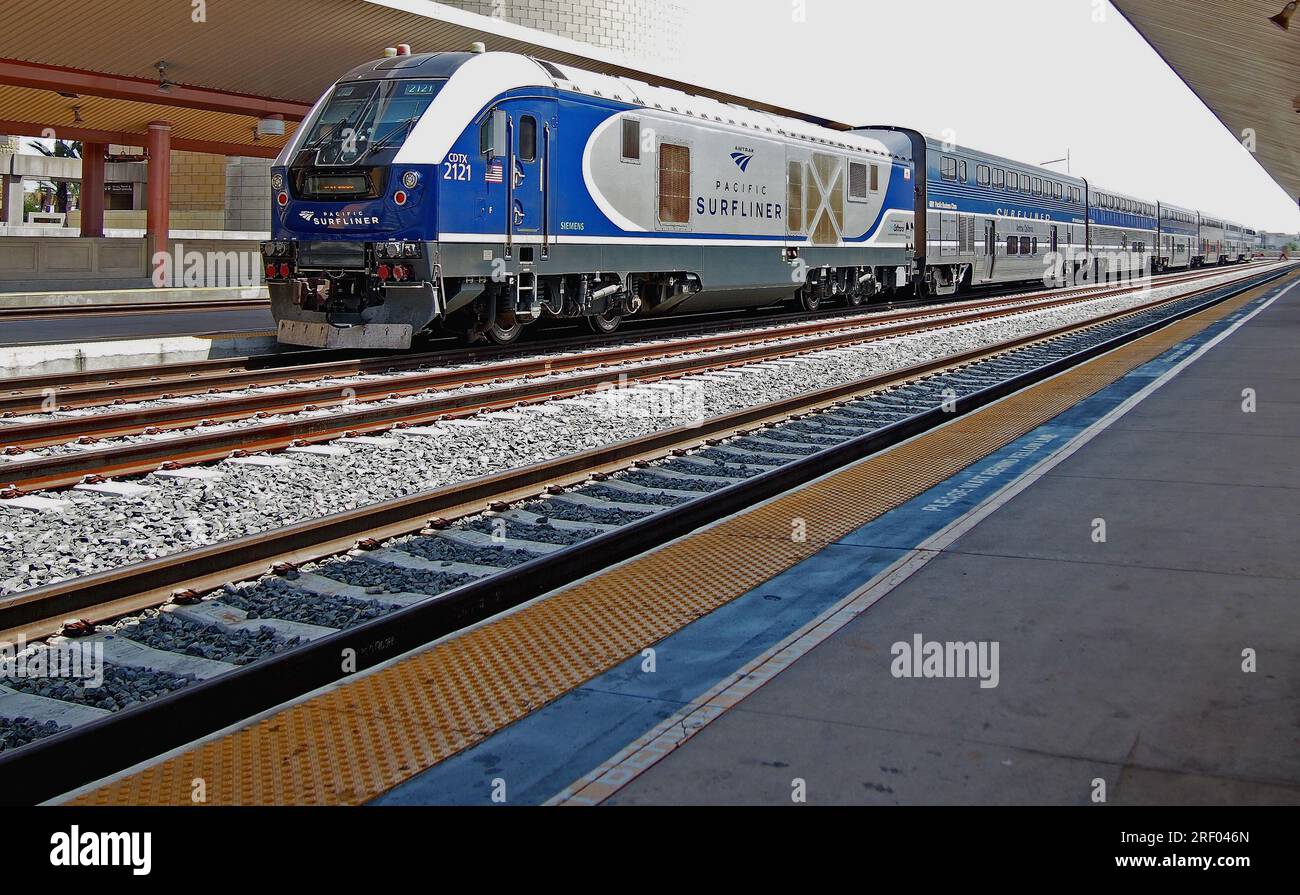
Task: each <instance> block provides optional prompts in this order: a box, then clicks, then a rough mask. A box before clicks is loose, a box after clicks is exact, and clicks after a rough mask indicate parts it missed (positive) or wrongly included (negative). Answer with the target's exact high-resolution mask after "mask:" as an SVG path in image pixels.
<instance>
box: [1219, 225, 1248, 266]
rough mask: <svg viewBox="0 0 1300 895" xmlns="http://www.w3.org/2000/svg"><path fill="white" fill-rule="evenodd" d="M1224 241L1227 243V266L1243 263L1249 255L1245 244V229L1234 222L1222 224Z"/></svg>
mask: <svg viewBox="0 0 1300 895" xmlns="http://www.w3.org/2000/svg"><path fill="white" fill-rule="evenodd" d="M1223 229H1224V233H1225V234H1226V235H1225V241H1226V242H1227V252H1226V254H1227V262H1226V263H1228V264H1238V263H1240V262H1242V261H1245V260H1246V258H1247V257H1248V256H1249V254H1250V249H1249V246H1248V244H1247V242H1246V234H1245V228H1244V227H1243V226H1242V225H1241V224H1238V223H1237V222H1236V221H1225V222H1224V224H1223Z"/></svg>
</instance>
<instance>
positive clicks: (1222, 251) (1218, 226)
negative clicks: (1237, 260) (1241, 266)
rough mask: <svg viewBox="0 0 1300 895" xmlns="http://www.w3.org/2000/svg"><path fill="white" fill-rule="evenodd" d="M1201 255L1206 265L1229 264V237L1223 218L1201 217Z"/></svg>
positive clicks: (1203, 215) (1205, 215)
mask: <svg viewBox="0 0 1300 895" xmlns="http://www.w3.org/2000/svg"><path fill="white" fill-rule="evenodd" d="M1200 219H1201V221H1200V238H1201V253H1202V254H1203V255H1204V256H1205V263H1206V264H1227V263H1228V235H1227V227H1226V225H1225V224H1224V221H1223V218H1219V217H1214V216H1212V215H1207V214H1201V215H1200Z"/></svg>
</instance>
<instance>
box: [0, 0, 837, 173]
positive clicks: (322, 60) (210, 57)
mask: <svg viewBox="0 0 1300 895" xmlns="http://www.w3.org/2000/svg"><path fill="white" fill-rule="evenodd" d="M203 13H204V16H203V17H204V18H205V21H197V22H196V21H194V17H195V7H194V6H193V5H192V4H191V3H178V2H176V0H113V2H104V0H12V2H10V3H9V4H7V9H6V18H7V19H8V21H9V22H10V23H11V24H15V23H16V24H17V27H6V28H4V29H2V30H0V133H10V134H19V135H28V136H41V135H42V131H43V129H45V128H52V129H53V135H54V136H58V137H61V138H64V139H70V140H87V141H106V142H111V143H121V144H125V145H141V139H140V138H142V136H143V135H144V134H145V133H146V130H147V127H148V124H149V123H150V122H151V121H158V120H163V121H168V122H170V123H171V125H172V146H173V148H176V149H190V150H194V151H207V152H218V153H224V154H229V155H255V156H265V157H274V156H275V155H276V154H277V153H278V152H279V149H280V147H281V146H282V145H283V144H284V142H285V140H286V139H287V137H288V136H289V135H291V134H292V133H293V130H294V127H295V126H296V124H297V123H298V122H300V121H301V119H302V118H303V117H304V116H305V115H306V114H307V113H308V112H309V110H310V107H311V105H312V103H314V102H315V101H316V99H317V98H318V97H319V96H320V95H321V94H322V93H323V92H324V91H325V90H326V88H328V87H329V85H330V84H332V83H333V82H334V81H335V80H336V79H337V78H338V77H339V75H340V74H342V73H343V72H346V71H348V70H349V69H351V68H352V67H354V66H356V65H359V64H361V63H363V62H365V61H367V60H370V59H375V58H378V57H380V56H381V55H382V54H383V49H384V47H391V46H396V45H397V44H399V43H406V44H410V46H411V51H412V52H413V53H422V52H433V51H438V50H467V49H469V47H470V44H471V43H472V42H474V41H481V42H482V43H483V44H485V46H486V47H487V49H488V50H498V51H511V52H518V53H524V54H527V55H530V56H534V57H536V58H539V59H545V60H547V61H551V62H556V63H560V64H566V65H572V66H575V67H579V68H585V69H588V70H592V71H597V72H601V73H605V74H611V75H618V76H628V77H632V78H636V79H637V80H641V81H646V82H649V83H652V84H657V85H662V86H665V87H673V88H677V89H679V90H684V91H686V92H688V93H693V94H697V95H701V96H708V97H712V98H714V99H719V100H723V101H725V102H734V103H738V104H741V105H746V106H749V107H750V108H755V109H760V110H763V111H768V112H774V113H777V114H781V115H788V116H790V117H796V118H803V119H805V120H808V121H813V122H816V123H818V124H822V125H825V126H829V127H834V128H837V129H840V130H847V129H848V125H845V124H842V123H839V122H833V121H827V120H824V119H818V118H814V117H811V116H808V115H804V114H801V113H798V112H795V111H792V110H788V109H783V108H780V107H778V106H773V105H771V104H767V103H760V102H755V101H751V100H746V99H744V98H742V97H738V96H734V95H729V94H725V93H720V92H717V91H710V90H706V89H703V88H699V87H695V86H692V85H689V84H685V83H682V82H679V81H676V80H674V79H672V78H668V77H665V76H662V75H659V74H657V73H655V72H653V71H647V70H644V69H638V68H634V67H631V63H629V62H628V61H627V60H626V59H625V58H623V57H622V56H620V55H619V54H616V53H612V52H605V51H602V50H600V49H598V48H595V47H591V46H588V45H586V44H581V43H578V42H576V41H572V40H568V39H566V38H561V37H554V36H551V35H548V34H544V33H542V32H539V31H535V30H532V29H528V28H522V27H519V26H516V25H512V24H510V23H507V22H502V21H499V20H496V19H492V18H487V17H484V16H477V15H473V14H471V13H466V12H464V11H461V10H458V9H453V8H451V7H447V6H443V5H441V4H438V3H433V2H428V0H212V2H208V3H206V5H205V6H204V7H203ZM160 62H161V63H164V69H163V72H162V76H161V77H160V74H159V70H158V64H159V63H160ZM164 79H165V81H166V85H165V87H163V86H162V84H163V80H164ZM274 116H281V117H283V118H284V119H285V122H286V126H285V136H266V135H263V136H261V137H256V125H257V122H258V119H259V118H263V117H274ZM133 136H134V137H135V139H134V140H132V139H131V138H132V137H133Z"/></svg>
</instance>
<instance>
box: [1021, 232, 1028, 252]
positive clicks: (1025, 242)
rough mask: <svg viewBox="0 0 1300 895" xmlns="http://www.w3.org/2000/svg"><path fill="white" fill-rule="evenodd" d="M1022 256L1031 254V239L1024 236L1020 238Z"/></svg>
mask: <svg viewBox="0 0 1300 895" xmlns="http://www.w3.org/2000/svg"><path fill="white" fill-rule="evenodd" d="M1020 254H1022V255H1028V254H1030V251H1029V237H1028V236H1022V237H1020Z"/></svg>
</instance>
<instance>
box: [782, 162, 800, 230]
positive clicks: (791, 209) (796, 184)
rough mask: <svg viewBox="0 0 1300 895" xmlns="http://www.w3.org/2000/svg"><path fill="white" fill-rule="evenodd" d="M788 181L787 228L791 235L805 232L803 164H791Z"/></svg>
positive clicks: (786, 202)
mask: <svg viewBox="0 0 1300 895" xmlns="http://www.w3.org/2000/svg"><path fill="white" fill-rule="evenodd" d="M788 170H789V176H788V177H787V179H786V199H785V205H786V227H787V228H788V229H789V231H790V232H791V233H802V232H803V162H791V163H790V164H789V167H788Z"/></svg>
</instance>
